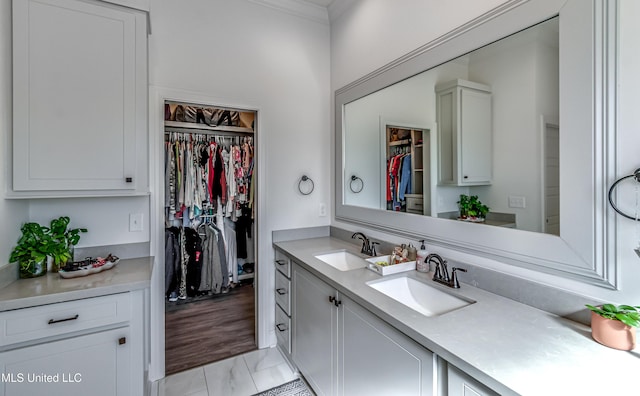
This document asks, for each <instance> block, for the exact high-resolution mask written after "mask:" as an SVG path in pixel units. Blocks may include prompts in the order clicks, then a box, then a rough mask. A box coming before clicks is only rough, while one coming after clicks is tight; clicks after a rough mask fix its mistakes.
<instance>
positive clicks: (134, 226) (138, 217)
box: [129, 213, 144, 232]
mask: <svg viewBox="0 0 640 396" xmlns="http://www.w3.org/2000/svg"><path fill="white" fill-rule="evenodd" d="M143 229H144V226H143V224H142V213H130V214H129V232H139V231H142V230H143Z"/></svg>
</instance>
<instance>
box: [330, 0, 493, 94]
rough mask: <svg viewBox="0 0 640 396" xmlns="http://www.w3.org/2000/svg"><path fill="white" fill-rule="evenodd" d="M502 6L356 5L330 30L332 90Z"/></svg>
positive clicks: (454, 2) (410, 0) (413, 0)
mask: <svg viewBox="0 0 640 396" xmlns="http://www.w3.org/2000/svg"><path fill="white" fill-rule="evenodd" d="M338 1H340V0H338ZM502 3H504V0H479V1H468V0H449V1H422V0H403V1H402V2H401V3H398V2H395V1H388V0H367V1H362V0H360V1H355V3H354V5H353V6H352V7H350V8H349V9H347V10H346V11H345V12H344V13H343V14H342V15H341V16H340V17H339V18H338V19H336V20H335V21H334V22H333V23H332V25H331V86H332V90H333V91H335V90H336V89H338V88H340V87H343V86H345V85H346V84H349V83H351V82H353V81H355V80H356V79H358V78H360V77H362V76H364V75H366V74H368V73H370V72H372V71H374V70H376V69H378V68H379V67H381V66H383V65H385V64H387V63H389V62H391V61H393V60H395V59H397V58H399V57H401V56H402V55H404V54H406V53H408V52H410V51H412V50H414V49H416V48H418V47H420V46H422V45H424V44H425V43H427V42H429V41H431V40H433V39H435V38H437V37H439V36H442V35H443V34H445V33H447V32H449V31H451V30H453V29H455V28H456V27H458V26H460V25H463V24H464V23H466V22H468V21H471V20H473V19H474V18H477V17H478V16H479V15H482V14H484V13H486V12H487V11H489V10H491V9H493V8H495V7H496V6H498V5H500V4H502Z"/></svg>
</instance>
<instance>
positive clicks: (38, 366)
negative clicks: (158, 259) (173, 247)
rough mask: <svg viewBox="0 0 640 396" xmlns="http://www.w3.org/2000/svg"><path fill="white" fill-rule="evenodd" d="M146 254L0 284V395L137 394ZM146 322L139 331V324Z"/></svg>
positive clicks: (144, 350) (143, 353)
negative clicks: (81, 272) (103, 267)
mask: <svg viewBox="0 0 640 396" xmlns="http://www.w3.org/2000/svg"><path fill="white" fill-rule="evenodd" d="M151 267H152V259H150V258H139V259H128V260H121V261H120V263H119V264H118V265H117V266H116V267H115V268H113V269H111V270H109V271H104V272H102V273H99V274H95V275H90V276H87V277H81V278H74V279H63V278H61V277H60V276H59V275H58V274H51V273H50V274H47V275H45V276H43V277H40V278H34V279H20V280H17V281H15V282H13V283H11V284H10V285H8V286H7V287H5V288H3V289H2V290H1V291H0V373H1V375H2V377H1V379H2V381H0V395H2V396H18V395H25V396H26V395H43V394H47V395H80V394H83V395H89V394H90V395H105V396H107V395H110V396H112V395H143V394H145V393H144V392H145V373H146V370H147V367H146V364H147V363H145V362H148V361H149V359H148V353H149V348H148V347H147V346H146V345H147V344H148V335H147V333H148V318H147V317H148V312H149V309H148V303H149V300H148V294H149V280H150V278H151ZM145 329H146V331H145Z"/></svg>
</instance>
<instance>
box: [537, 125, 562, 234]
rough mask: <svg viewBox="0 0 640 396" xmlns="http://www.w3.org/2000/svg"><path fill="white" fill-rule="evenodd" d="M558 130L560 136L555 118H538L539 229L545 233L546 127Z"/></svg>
mask: <svg viewBox="0 0 640 396" xmlns="http://www.w3.org/2000/svg"><path fill="white" fill-rule="evenodd" d="M549 126H551V127H555V128H558V134H560V121H559V120H558V118H557V117H549V116H544V115H541V116H540V164H541V165H540V191H541V193H540V209H541V211H540V218H541V222H542V223H541V226H542V227H541V229H540V232H542V233H547V204H546V188H545V184H546V176H545V175H546V173H545V172H546V170H547V160H546V155H547V152H546V151H547V150H546V143H547V127H549ZM558 236H559V235H558Z"/></svg>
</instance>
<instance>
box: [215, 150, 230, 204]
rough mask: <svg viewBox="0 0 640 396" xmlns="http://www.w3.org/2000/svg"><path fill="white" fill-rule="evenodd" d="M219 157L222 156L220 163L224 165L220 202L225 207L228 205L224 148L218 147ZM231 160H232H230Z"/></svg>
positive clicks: (221, 175) (221, 174)
mask: <svg viewBox="0 0 640 396" xmlns="http://www.w3.org/2000/svg"><path fill="white" fill-rule="evenodd" d="M218 155H219V156H220V163H222V171H221V172H220V189H221V190H222V193H221V194H220V202H221V203H222V204H223V205H224V204H226V203H227V176H226V175H225V173H227V172H226V169H225V166H224V157H223V156H222V148H220V147H218ZM230 160H231V159H230Z"/></svg>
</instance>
